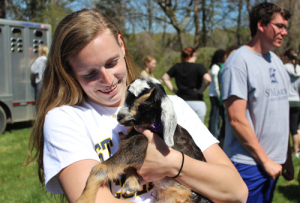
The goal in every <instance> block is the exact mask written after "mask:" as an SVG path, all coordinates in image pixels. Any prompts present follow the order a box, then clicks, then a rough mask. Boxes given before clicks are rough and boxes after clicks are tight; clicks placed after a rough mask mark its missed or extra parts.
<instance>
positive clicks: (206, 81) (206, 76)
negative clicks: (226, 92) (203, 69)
mask: <svg viewBox="0 0 300 203" xmlns="http://www.w3.org/2000/svg"><path fill="white" fill-rule="evenodd" d="M203 79H204V81H203V83H202V86H201V87H200V89H199V90H198V92H199V94H203V92H204V90H205V89H206V88H207V87H208V85H209V84H210V83H211V77H210V75H209V73H205V74H204V75H203Z"/></svg>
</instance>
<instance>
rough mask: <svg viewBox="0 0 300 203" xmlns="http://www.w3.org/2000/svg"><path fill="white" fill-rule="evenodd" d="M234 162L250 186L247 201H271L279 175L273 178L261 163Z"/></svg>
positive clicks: (265, 202)
mask: <svg viewBox="0 0 300 203" xmlns="http://www.w3.org/2000/svg"><path fill="white" fill-rule="evenodd" d="M233 164H234V166H235V167H236V169H237V170H238V171H239V173H240V175H241V176H242V178H243V180H244V182H245V183H246V185H247V187H248V190H249V195H248V199H247V202H249V203H253V202H255V203H269V202H270V203H271V202H272V199H273V193H274V190H275V187H276V183H277V180H278V177H277V178H276V180H272V179H271V178H270V177H269V176H268V174H267V173H266V172H265V171H264V170H263V168H262V167H261V166H259V165H246V164H240V163H236V162H233Z"/></svg>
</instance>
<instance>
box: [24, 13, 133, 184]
mask: <svg viewBox="0 0 300 203" xmlns="http://www.w3.org/2000/svg"><path fill="white" fill-rule="evenodd" d="M107 29H108V30H109V31H110V33H111V34H112V35H113V36H114V37H115V39H116V41H117V42H118V35H119V34H121V32H120V30H119V29H118V27H117V26H116V25H115V23H114V22H113V21H112V20H111V19H110V18H109V17H108V16H106V15H105V14H104V13H102V12H101V11H100V10H98V9H83V10H80V11H77V12H74V13H72V14H70V15H68V16H66V17H65V18H64V19H63V20H62V21H61V22H60V23H59V25H58V26H57V29H56V30H55V33H54V37H53V43H52V45H51V48H50V52H49V56H48V60H47V64H46V68H45V72H44V79H43V86H42V94H40V96H39V98H38V102H37V107H36V111H37V116H36V122H35V123H34V125H33V128H32V131H31V135H30V140H29V152H28V157H27V160H26V162H25V164H26V165H27V164H29V163H31V162H33V161H34V160H36V159H37V163H38V174H39V179H40V182H41V183H42V184H44V174H43V148H44V135H43V125H44V121H45V116H46V114H47V113H48V112H49V111H50V110H51V109H53V108H55V107H59V106H62V105H69V106H73V105H77V104H80V103H81V102H82V101H83V98H84V92H83V90H82V88H81V86H80V84H79V83H78V81H77V80H76V79H75V78H74V76H73V74H72V70H71V67H70V60H71V59H72V57H73V56H75V54H77V53H78V52H79V51H80V50H81V49H83V48H84V47H85V46H86V45H87V44H88V43H89V42H91V41H92V40H93V39H95V38H96V37H97V36H98V35H99V34H100V33H103V32H104V31H105V30H107ZM121 38H122V40H123V41H124V39H123V37H122V36H121ZM124 47H125V61H126V66H127V84H129V83H131V82H132V81H133V80H134V79H135V78H137V70H136V69H135V67H134V63H133V61H132V59H131V57H130V54H129V52H128V49H127V47H126V44H125V41H124Z"/></svg>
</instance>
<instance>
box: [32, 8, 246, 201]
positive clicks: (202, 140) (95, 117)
mask: <svg viewBox="0 0 300 203" xmlns="http://www.w3.org/2000/svg"><path fill="white" fill-rule="evenodd" d="M45 71H46V74H45V78H44V83H43V87H42V89H43V94H42V95H40V102H39V106H38V108H37V119H36V123H35V124H34V127H33V130H32V133H31V138H30V155H29V157H28V163H30V162H33V161H34V160H36V159H37V163H38V169H39V177H40V181H41V183H42V184H45V187H46V189H47V190H48V191H50V192H51V193H54V194H64V195H65V196H66V197H67V199H68V201H69V202H75V201H76V200H77V199H78V197H79V196H80V194H81V193H82V191H83V189H84V187H85V183H86V180H87V177H88V176H89V174H90V171H91V169H92V167H93V166H94V165H95V164H97V163H99V161H102V160H106V159H108V158H109V157H110V156H113V154H114V153H115V152H116V151H117V150H118V143H119V141H120V138H119V135H121V134H125V133H127V130H128V129H127V128H125V127H123V126H120V125H119V124H118V122H117V120H116V118H115V115H116V114H117V112H118V110H119V108H120V107H121V106H122V105H123V102H124V99H125V96H126V95H125V93H126V87H127V85H128V84H129V83H130V82H131V81H132V80H133V79H135V75H136V74H135V73H136V71H135V69H134V66H133V62H132V60H131V58H130V54H129V53H128V50H127V48H126V45H125V42H124V40H123V37H122V35H121V33H120V30H119V29H118V28H117V27H116V25H115V24H114V23H113V22H112V21H111V20H110V19H109V18H108V17H107V16H106V15H105V14H103V13H102V12H101V11H99V10H97V9H92V10H88V9H84V10H81V11H78V12H75V13H72V14H70V15H69V16H67V17H66V18H64V19H63V20H62V22H61V23H60V24H59V25H58V27H57V29H56V31H55V34H54V38H53V44H52V46H51V49H50V53H49V59H48V62H47V66H46V70H45ZM171 100H172V101H173V105H174V108H175V109H176V113H177V116H178V118H179V119H178V123H180V124H181V125H183V126H184V127H185V128H187V130H188V131H189V132H190V133H191V134H192V135H193V137H194V138H195V140H196V143H197V144H198V145H199V147H200V148H201V149H202V151H203V154H204V156H205V157H206V160H207V163H205V162H201V161H198V160H194V159H192V158H190V157H187V156H185V161H184V165H183V168H182V171H181V173H180V175H179V176H178V177H177V178H176V180H177V181H179V182H180V183H182V184H184V185H186V186H188V187H190V188H192V189H193V190H194V191H196V192H198V193H200V194H202V195H204V196H206V197H207V198H209V199H211V200H212V201H214V202H233V201H235V202H244V201H245V200H246V198H247V192H248V191H247V188H246V186H245V184H244V182H243V181H242V179H241V177H240V176H239V174H238V173H237V171H236V170H235V168H234V166H233V165H232V163H231V162H230V160H229V159H228V158H227V156H226V155H225V154H224V153H223V151H222V150H221V149H220V148H219V146H218V144H217V141H216V140H215V138H214V137H213V136H212V135H211V134H210V133H209V131H208V130H207V129H206V128H205V126H204V125H203V124H202V123H201V122H200V120H199V119H198V118H197V116H196V115H195V114H194V112H193V111H192V110H191V109H190V108H189V107H188V106H187V105H186V104H185V103H184V101H182V100H181V99H179V98H178V97H175V96H173V97H172V98H171ZM136 129H137V130H138V131H139V132H140V133H142V134H144V135H145V136H146V137H147V139H148V140H149V144H148V149H147V155H146V159H145V162H144V164H143V165H142V167H141V168H138V169H137V171H138V173H139V174H140V175H141V177H142V178H143V180H141V191H139V192H138V193H136V194H135V195H133V196H130V197H128V196H125V195H123V194H121V193H120V185H121V179H119V180H116V181H114V182H112V183H110V184H109V185H106V186H103V187H100V188H99V191H98V193H97V197H96V202H128V201H129V202H155V201H156V200H155V193H154V191H153V190H152V188H153V187H152V185H151V184H150V182H151V181H154V180H160V179H162V178H164V177H166V176H168V177H174V176H176V175H177V174H178V171H179V169H180V167H181V164H182V155H181V153H180V152H178V151H175V150H173V149H169V148H168V147H167V146H166V145H165V143H164V142H163V141H162V140H161V139H160V138H159V137H158V136H157V135H156V134H154V133H152V132H151V131H150V130H147V129H144V128H141V127H136ZM166 151H167V152H168V153H162V152H166Z"/></svg>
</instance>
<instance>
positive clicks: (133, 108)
mask: <svg viewBox="0 0 300 203" xmlns="http://www.w3.org/2000/svg"><path fill="white" fill-rule="evenodd" d="M118 122H119V123H120V124H121V125H124V126H134V125H141V126H145V127H147V128H150V129H151V127H153V126H158V125H161V124H162V127H163V131H162V134H163V139H164V141H165V142H166V144H167V145H168V146H169V147H172V146H173V145H174V139H173V136H174V132H175V129H176V125H177V118H176V114H175V112H174V109H173V105H172V102H171V101H170V99H169V98H168V96H167V94H166V92H165V90H164V88H163V86H162V85H161V84H160V82H159V81H158V80H156V79H154V78H146V79H141V78H138V79H136V80H135V81H133V82H132V83H131V84H130V85H129V86H128V89H127V95H126V99H125V103H124V105H123V106H122V108H121V109H120V111H119V113H118Z"/></svg>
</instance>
